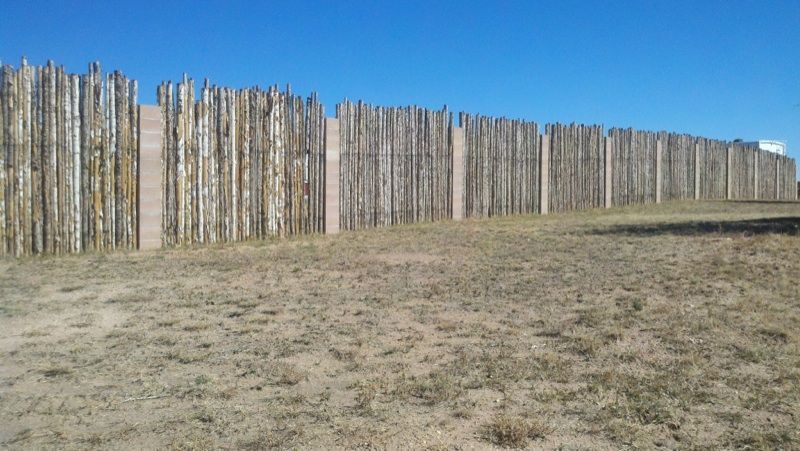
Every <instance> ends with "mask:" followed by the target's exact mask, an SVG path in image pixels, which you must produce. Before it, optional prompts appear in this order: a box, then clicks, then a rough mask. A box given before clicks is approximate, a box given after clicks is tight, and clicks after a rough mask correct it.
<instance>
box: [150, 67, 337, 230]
mask: <svg viewBox="0 0 800 451" xmlns="http://www.w3.org/2000/svg"><path fill="white" fill-rule="evenodd" d="M175 91H177V92H175ZM194 93H195V87H194V81H193V80H191V79H190V78H188V77H187V76H184V78H183V81H182V82H181V83H178V84H177V86H176V87H175V88H173V84H172V82H166V83H162V85H161V86H160V87H159V88H158V92H157V96H158V103H159V105H160V106H161V109H162V118H163V127H164V129H163V132H162V139H163V144H162V152H163V164H162V166H163V174H162V181H163V189H164V191H163V197H162V200H163V208H162V222H163V227H162V242H163V244H164V245H185V244H191V243H215V242H228V241H239V240H247V239H252V238H264V237H268V236H274V235H294V234H305V233H319V232H323V231H324V184H325V182H324V173H325V171H324V162H325V155H324V142H325V129H324V111H323V108H322V105H321V104H320V103H319V101H318V100H317V97H316V95H313V94H312V96H311V97H310V98H308V99H307V100H306V101H305V102H304V101H303V99H302V98H301V97H300V96H296V95H292V94H291V91H290V89H289V88H287V90H286V91H285V92H281V91H279V90H278V88H277V87H271V88H269V89H268V90H266V91H264V90H261V89H259V88H252V89H239V90H234V89H230V88H223V87H218V86H213V87H212V86H209V84H208V81H206V83H205V86H204V87H203V88H202V90H201V94H200V99H199V100H195V95H194Z"/></svg>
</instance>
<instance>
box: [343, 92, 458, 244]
mask: <svg viewBox="0 0 800 451" xmlns="http://www.w3.org/2000/svg"><path fill="white" fill-rule="evenodd" d="M336 117H337V118H338V119H339V134H340V155H341V160H340V177H339V186H340V194H339V196H340V198H339V206H340V209H339V211H340V214H339V218H340V227H341V228H342V229H344V230H354V229H363V228H370V227H378V226H386V225H392V224H406V223H412V222H424V221H437V220H441V219H447V218H451V217H452V183H453V181H452V174H453V171H452V165H453V115H452V113H449V112H448V111H447V108H446V107H445V108H444V109H442V110H440V111H433V110H428V109H424V108H418V107H416V106H409V107H405V108H386V107H378V106H372V105H367V104H365V103H362V102H358V103H353V102H349V101H344V102H342V103H340V104H339V105H337V106H336Z"/></svg>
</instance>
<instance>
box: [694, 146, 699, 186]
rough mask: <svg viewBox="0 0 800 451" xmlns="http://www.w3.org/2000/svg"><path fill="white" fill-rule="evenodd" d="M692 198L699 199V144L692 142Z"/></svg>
mask: <svg viewBox="0 0 800 451" xmlns="http://www.w3.org/2000/svg"><path fill="white" fill-rule="evenodd" d="M694 200H700V144H698V143H694Z"/></svg>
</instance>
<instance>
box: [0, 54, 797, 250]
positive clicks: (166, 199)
mask: <svg viewBox="0 0 800 451" xmlns="http://www.w3.org/2000/svg"><path fill="white" fill-rule="evenodd" d="M157 95H158V103H159V105H160V107H161V110H162V123H161V135H162V136H161V137H162V143H161V152H162V165H161V166H162V172H161V174H159V176H160V179H161V183H162V194H163V195H162V205H161V234H162V240H161V241H162V244H163V245H185V244H192V243H206V242H210V243H213V242H227V241H237V240H247V239H251V238H264V237H268V236H274V235H291V234H304V233H319V232H324V231H325V209H326V205H325V190H326V184H325V174H326V164H327V163H326V150H325V146H326V130H325V124H326V122H325V117H324V110H323V106H322V105H321V104H320V103H319V101H318V99H317V97H316V95H314V94H312V95H311V97H310V98H308V99H305V100H304V99H303V98H301V97H300V96H296V95H293V94H292V93H291V89H290V88H287V89H286V90H285V91H283V92H282V91H280V90H279V89H278V88H277V87H275V86H273V87H270V88H269V89H267V90H261V89H259V88H251V89H239V90H234V89H230V88H224V87H217V86H213V87H212V86H209V84H208V82H206V83H205V85H204V87H203V88H202V89H201V90H200V97H199V99H196V98H195V85H194V81H193V80H191V79H190V78H188V77H187V76H184V78H183V80H182V81H181V82H180V83H177V84H176V85H173V83H172V82H169V83H162V84H161V86H159V88H158V89H157ZM136 98H137V85H136V82H135V81H131V80H128V79H127V78H126V77H125V76H124V75H122V74H121V73H119V72H114V73H111V74H107V75H103V74H102V73H101V71H100V66H99V64H98V63H93V64H91V65H90V66H89V70H88V73H87V74H84V75H77V74H68V73H66V72H65V71H64V69H63V67H56V66H55V65H54V64H53V63H52V62H49V63H48V64H47V65H46V66H29V65H28V64H27V63H26V62H25V60H24V59H23V61H22V64H21V66H20V67H19V68H17V69H15V68H13V67H11V66H9V65H4V66H2V67H0V255H15V256H20V255H29V254H38V253H53V254H61V253H71V252H79V251H83V250H106V249H116V248H127V249H130V248H135V247H137V245H138V226H139V221H138V216H137V215H138V208H139V202H138V186H139V182H140V174H139V168H138V159H139V139H140V131H139V130H138V126H139V112H138V106H137V100H136ZM336 115H337V117H338V118H339V124H338V125H339V131H338V135H337V138H338V143H339V144H338V145H339V149H338V150H339V152H338V153H339V155H337V156H336V158H334V159H332V160H331V161H334V162H336V163H331V164H338V165H336V166H331V168H335V169H336V170H335V171H332V172H331V174H338V175H337V177H338V188H334V189H338V196H339V202H338V207H336V208H337V210H336V211H338V212H339V226H340V227H341V228H343V229H350V230H352V229H360V228H368V227H377V226H384V225H390V224H403V223H412V222H421V221H435V220H441V219H445V218H451V217H452V213H453V208H454V205H453V199H454V195H453V192H452V190H453V186H461V187H463V192H462V193H461V194H462V195H461V196H459V197H460V200H459V202H462V201H463V213H464V215H465V216H466V217H479V216H495V215H509V214H518V213H536V212H546V211H548V210H549V211H553V212H562V211H570V210H580V209H587V208H598V207H602V206H607V205H631V204H648V203H653V202H657V201H659V199H661V200H664V201H667V200H679V199H695V198H697V199H753V198H758V199H765V200H772V199H780V200H786V199H796V198H797V184H796V162H795V160H794V159H792V158H788V157H786V156H782V155H777V154H774V153H771V152H766V151H762V150H760V149H757V148H754V147H748V146H745V145H744V144H741V143H737V142H733V143H730V142H725V141H720V140H714V139H708V138H703V137H695V136H691V135H687V134H678V133H670V132H666V131H661V132H652V131H641V130H635V129H631V128H628V129H620V128H612V129H610V130H609V132H608V137H607V138H606V137H604V133H603V127H602V126H598V125H582V124H570V125H563V124H547V125H546V126H545V134H546V135H547V136H546V137H544V136H541V135H540V130H539V126H538V125H537V124H536V123H535V122H526V121H520V120H510V119H505V118H492V117H486V116H480V115H471V114H466V113H461V114H460V115H459V120H460V125H461V126H462V128H463V131H464V135H463V136H464V139H463V154H462V152H461V150H462V149H459V152H458V161H457V162H454V161H453V158H454V155H455V152H454V149H453V145H454V136H455V135H454V133H455V130H454V127H453V115H452V113H450V112H448V110H447V108H446V107H445V108H444V109H442V110H440V111H433V110H427V109H424V108H418V107H414V106H411V107H406V108H385V107H378V106H372V105H366V104H364V103H362V102H358V103H352V102H349V101H344V102H343V103H341V104H339V105H337V107H336ZM148 137H152V136H150V135H148ZM545 138H546V139H545ZM150 141H151V140H149V139H148V142H150ZM331 142H334V141H331ZM544 142H546V143H547V146H543V145H542V143H544ZM148 145H152V142H151V144H148ZM332 150H336V148H332ZM545 152H546V153H545ZM331 155H333V153H332V154H331ZM462 155H463V160H462V159H461V158H462ZM659 155H660V158H659ZM454 164H458V165H463V169H464V171H463V180H462V179H461V177H462V174H461V172H460V171H457V172H458V180H459V183H457V184H454V180H453V177H454V171H453V169H454V168H453V165H454ZM542 170H544V171H546V172H545V173H544V174H542V173H540V172H541V171H542ZM147 175H148V176H149V179H148V183H150V181H152V180H153V178H154V177H153V174H147ZM606 178H608V180H606ZM606 182H608V184H606ZM155 183H157V182H155ZM659 184H660V185H659ZM156 186H157V185H156ZM331 186H337V184H332V185H331ZM658 186H660V191H659V192H657V190H658ZM609 189H610V190H611V192H610V193H609V192H608V190H609ZM606 196H608V201H607V200H606ZM543 199H546V203H545V204H544V205H540V203H541V202H542V200H543ZM607 202H608V204H607ZM457 208H462V206H461V205H459V206H457ZM149 217H151V216H148V218H149ZM152 217H156V216H155V215H154V216H152Z"/></svg>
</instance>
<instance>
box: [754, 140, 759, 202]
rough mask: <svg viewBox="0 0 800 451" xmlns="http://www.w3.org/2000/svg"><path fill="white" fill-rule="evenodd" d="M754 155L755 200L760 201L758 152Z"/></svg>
mask: <svg viewBox="0 0 800 451" xmlns="http://www.w3.org/2000/svg"><path fill="white" fill-rule="evenodd" d="M753 155H754V157H753V174H754V176H753V199H758V150H756V151H755V152H753Z"/></svg>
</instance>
